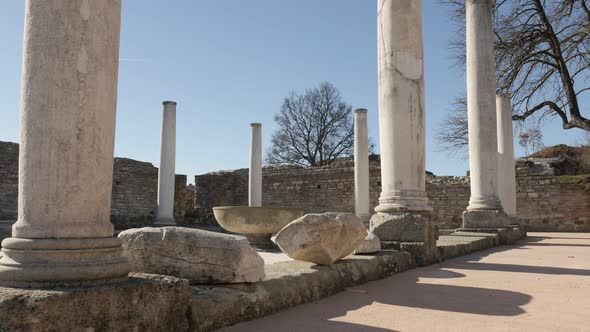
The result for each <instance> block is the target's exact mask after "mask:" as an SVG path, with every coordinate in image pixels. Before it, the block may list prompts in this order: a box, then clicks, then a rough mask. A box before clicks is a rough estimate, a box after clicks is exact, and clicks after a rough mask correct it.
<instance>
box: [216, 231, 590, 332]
mask: <svg viewBox="0 0 590 332" xmlns="http://www.w3.org/2000/svg"><path fill="white" fill-rule="evenodd" d="M223 331H226V332H230V331H231V332H234V331H257V332H258V331H369V332H379V331H590V234H582V233H529V238H528V239H526V240H523V241H521V242H519V243H518V244H516V245H512V246H503V247H499V248H495V249H490V250H485V251H481V252H478V253H475V254H471V255H467V256H463V257H459V258H455V259H451V260H448V261H446V262H443V263H442V264H438V265H433V266H429V267H425V268H419V269H415V270H411V271H407V272H404V273H401V274H398V275H395V276H393V277H390V278H387V279H383V280H379V281H375V282H371V283H368V284H365V285H362V286H359V287H355V288H352V289H350V290H348V291H346V292H343V293H340V294H337V295H334V296H331V297H328V298H325V299H323V300H320V301H317V302H313V303H309V304H305V305H302V306H298V307H295V308H292V309H290V310H287V311H283V312H280V313H278V314H275V315H272V316H269V317H266V318H263V319H259V320H255V321H251V322H246V323H240V324H238V325H235V326H233V327H231V328H226V329H224V330H223Z"/></svg>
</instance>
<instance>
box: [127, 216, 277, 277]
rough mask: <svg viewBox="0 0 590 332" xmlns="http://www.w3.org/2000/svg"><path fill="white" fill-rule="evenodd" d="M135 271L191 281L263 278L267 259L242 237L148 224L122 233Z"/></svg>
mask: <svg viewBox="0 0 590 332" xmlns="http://www.w3.org/2000/svg"><path fill="white" fill-rule="evenodd" d="M119 237H120V238H121V239H122V240H123V249H124V255H125V256H127V257H128V258H129V260H130V261H131V264H132V266H133V269H132V270H133V271H135V272H143V273H154V274H163V275H172V276H176V277H179V278H185V279H188V280H189V281H190V282H191V283H192V284H203V283H208V284H209V283H215V284H222V283H241V282H256V281H260V280H262V279H264V277H265V274H264V260H263V259H262V257H260V255H258V253H257V252H256V250H254V249H253V248H252V247H250V245H249V244H248V240H246V239H245V238H242V237H238V236H234V235H227V234H220V233H214V232H208V231H202V230H196V229H190V228H182V227H159V228H152V227H145V228H136V229H129V230H126V231H124V232H121V233H120V234H119Z"/></svg>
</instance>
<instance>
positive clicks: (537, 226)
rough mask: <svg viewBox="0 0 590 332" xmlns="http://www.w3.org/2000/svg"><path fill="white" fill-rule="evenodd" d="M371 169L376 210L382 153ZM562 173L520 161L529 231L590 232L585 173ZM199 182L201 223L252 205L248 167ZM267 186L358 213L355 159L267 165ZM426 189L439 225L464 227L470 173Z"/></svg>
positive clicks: (310, 205) (295, 202) (284, 198)
mask: <svg viewBox="0 0 590 332" xmlns="http://www.w3.org/2000/svg"><path fill="white" fill-rule="evenodd" d="M369 169H370V180H369V181H370V204H371V210H373V209H374V207H375V206H376V205H377V204H378V202H379V193H380V191H381V171H380V165H379V159H378V156H372V158H371V161H370V167H369ZM560 172H561V170H560V168H559V167H557V166H556V165H555V163H545V162H543V161H537V162H534V163H531V162H524V161H519V162H518V164H517V214H518V216H519V218H520V219H521V221H523V222H525V223H526V224H527V225H528V230H530V231H580V232H581V231H585V232H588V231H590V217H589V216H590V190H589V189H588V186H587V185H584V184H580V183H577V182H579V181H582V182H583V179H584V178H585V177H584V176H579V179H578V178H577V177H576V178H572V177H571V176H559V174H561V173H560ZM588 181H590V180H588ZM195 184H196V197H195V202H196V209H197V212H198V214H199V218H198V219H199V220H198V221H199V222H201V223H207V224H216V222H215V218H214V217H213V214H212V211H211V208H212V207H213V206H223V205H247V204H248V169H239V170H234V171H221V172H214V173H207V174H203V175H197V176H196V177H195ZM262 185H263V191H262V192H263V195H262V205H263V206H284V207H302V208H304V209H305V212H306V213H321V212H326V211H341V212H354V168H353V163H352V162H346V161H344V162H340V163H338V164H337V165H335V166H328V167H316V168H303V167H265V168H264V169H263V181H262ZM426 192H427V194H428V197H429V198H430V201H431V204H432V206H433V208H434V214H435V215H436V216H437V218H438V225H439V227H440V228H458V227H460V226H461V214H462V213H463V211H464V210H465V208H466V207H467V205H468V204H469V196H470V183H469V177H466V176H431V175H429V176H427V182H426Z"/></svg>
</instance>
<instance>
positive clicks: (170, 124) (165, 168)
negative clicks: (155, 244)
mask: <svg viewBox="0 0 590 332" xmlns="http://www.w3.org/2000/svg"><path fill="white" fill-rule="evenodd" d="M162 104H163V105H164V110H163V111H162V138H161V143H160V168H159V169H158V211H157V213H156V220H155V222H154V225H156V226H167V225H176V222H175V220H174V180H175V176H176V169H175V167H176V166H175V163H176V103H175V102H173V101H165V102H163V103H162Z"/></svg>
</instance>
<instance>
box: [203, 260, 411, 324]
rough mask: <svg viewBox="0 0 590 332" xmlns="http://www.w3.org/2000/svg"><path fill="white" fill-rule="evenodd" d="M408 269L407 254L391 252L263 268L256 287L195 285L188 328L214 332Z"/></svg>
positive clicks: (251, 285) (409, 267)
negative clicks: (263, 274)
mask: <svg viewBox="0 0 590 332" xmlns="http://www.w3.org/2000/svg"><path fill="white" fill-rule="evenodd" d="M413 267H414V261H413V259H412V257H411V255H410V254H409V253H405V252H399V251H392V250H389V251H381V252H379V253H377V254H375V255H366V256H350V257H346V258H344V259H343V260H341V261H339V262H336V263H335V264H334V265H332V266H331V267H328V266H317V265H314V264H313V263H308V262H301V261H288V262H279V263H275V264H271V265H267V266H266V270H267V278H266V279H265V280H264V281H261V282H257V283H255V284H240V285H232V286H231V287H230V286H221V285H220V286H213V287H211V286H194V287H193V303H192V306H193V319H194V324H193V326H194V329H195V331H214V330H217V329H220V328H222V327H224V326H229V325H233V324H236V323H238V322H241V321H247V320H251V319H255V318H259V317H264V316H266V315H270V314H272V313H274V312H277V311H280V310H283V309H286V308H289V307H292V306H295V305H299V304H303V303H306V302H311V301H316V300H319V299H321V298H323V297H327V296H330V295H333V294H335V293H338V292H341V291H343V290H345V288H346V287H351V286H355V285H359V284H362V283H365V282H369V281H372V280H377V279H381V278H385V277H388V276H391V275H393V274H396V273H399V272H402V271H406V270H409V269H411V268H413ZM277 330H280V328H277Z"/></svg>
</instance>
